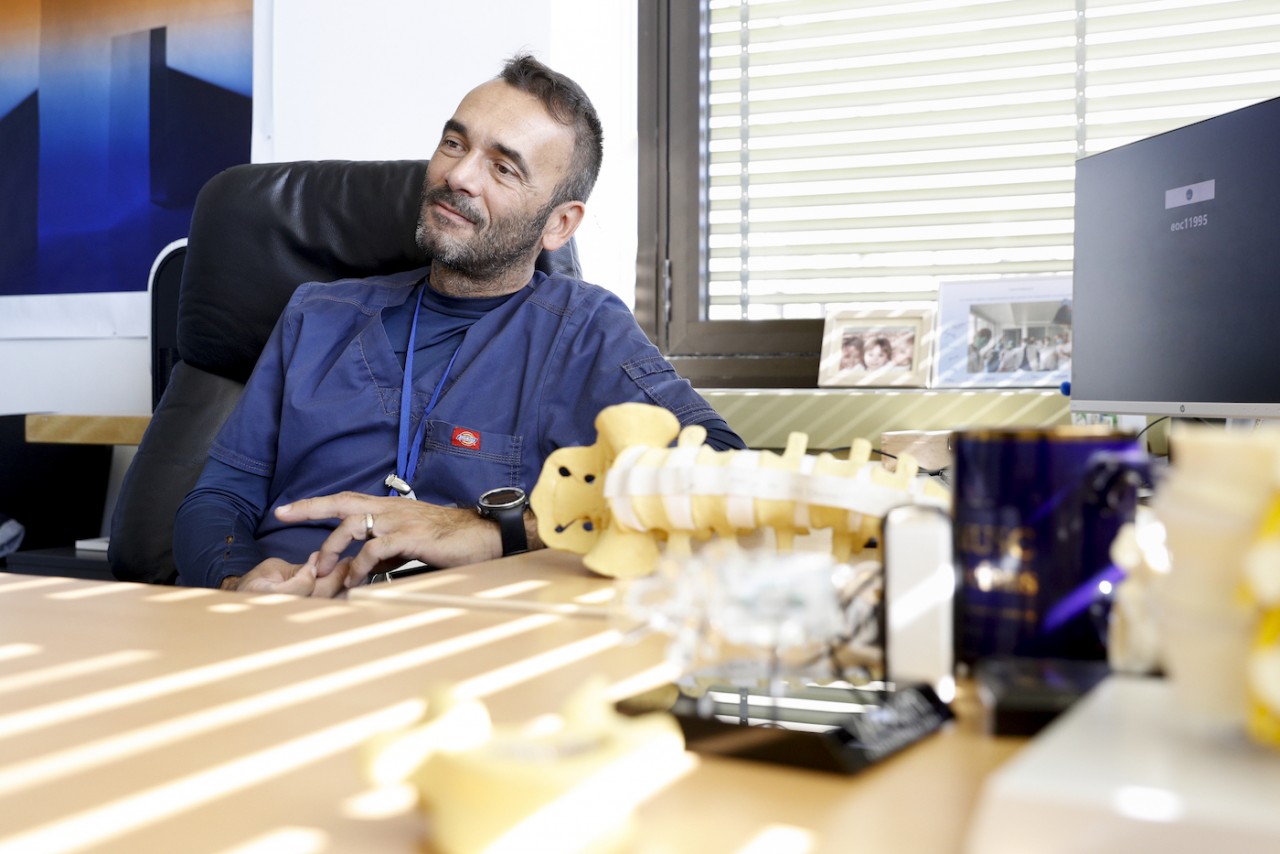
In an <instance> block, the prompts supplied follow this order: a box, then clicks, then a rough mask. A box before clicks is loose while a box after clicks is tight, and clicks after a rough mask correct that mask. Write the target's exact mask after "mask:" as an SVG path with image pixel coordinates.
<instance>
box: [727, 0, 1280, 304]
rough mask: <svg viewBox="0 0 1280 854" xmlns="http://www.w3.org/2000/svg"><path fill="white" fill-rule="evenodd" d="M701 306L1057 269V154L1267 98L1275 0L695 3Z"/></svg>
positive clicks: (902, 298) (1061, 247)
mask: <svg viewBox="0 0 1280 854" xmlns="http://www.w3.org/2000/svg"><path fill="white" fill-rule="evenodd" d="M709 78H710V81H709V112H708V122H709V127H708V152H707V154H708V169H709V187H708V192H709V203H710V209H709V226H710V234H709V241H710V244H709V264H710V279H709V282H708V286H707V287H708V292H707V301H706V305H707V312H708V319H710V320H729V319H769V318H801V317H822V316H824V314H825V313H826V312H828V311H830V310H833V309H836V308H840V307H842V306H845V305H848V304H850V303H854V302H859V303H864V302H867V301H880V302H892V303H895V304H904V303H908V304H909V303H916V302H926V301H931V300H932V299H933V298H934V294H935V293H936V289H937V286H938V282H939V281H940V280H944V279H960V278H975V277H976V278H991V277H995V276H1003V275H1031V274H1041V273H1065V272H1069V271H1070V269H1071V252H1072V245H1071V244H1072V207H1073V205H1072V185H1073V180H1074V161H1075V159H1076V158H1077V157H1078V156H1080V155H1082V154H1087V153H1093V152H1096V151H1101V150H1103V149H1106V148H1110V147H1113V146H1115V145H1119V144H1121V143H1124V142H1129V141H1132V140H1134V139H1139V138H1142V137H1144V136H1149V135H1151V134H1153V133H1158V132H1160V131H1163V130H1167V129H1169V128H1173V127H1177V126H1180V125H1184V124H1187V123H1190V122H1192V121H1195V120H1198V119H1201V118H1205V117H1208V116H1211V115H1216V114H1218V113H1221V112H1225V111H1227V110H1231V109H1235V108H1237V107H1241V106H1245V105H1246V104H1249V103H1253V102H1255V101H1258V100H1262V99H1264V98H1268V97H1275V96H1278V95H1280V3H1277V2H1276V0H1146V2H1134V0H973V1H972V2H959V0H755V2H751V0H711V3H710V33H709Z"/></svg>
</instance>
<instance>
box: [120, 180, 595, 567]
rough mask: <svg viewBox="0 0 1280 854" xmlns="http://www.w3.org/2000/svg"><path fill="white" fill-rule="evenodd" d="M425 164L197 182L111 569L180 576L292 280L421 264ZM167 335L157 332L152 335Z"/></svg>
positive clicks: (556, 263) (570, 267) (545, 257)
mask: <svg viewBox="0 0 1280 854" xmlns="http://www.w3.org/2000/svg"><path fill="white" fill-rule="evenodd" d="M426 166H427V163H426V161H425V160H392V161H336V160H335V161H309V162H296V163H258V164H250V165H244V166H235V167H232V168H231V169H228V170H226V171H224V172H221V173H219V174H218V175H216V176H214V177H213V178H212V179H210V180H209V182H208V183H207V184H206V185H205V187H204V189H202V190H201V191H200V195H199V197H198V198H197V199H196V205H195V210H194V212H193V214H192V217H191V230H190V234H189V235H188V239H187V247H186V252H185V257H182V258H180V259H178V260H180V261H181V262H182V276H181V286H180V288H181V291H180V295H179V299H178V308H177V321H176V336H175V340H176V342H177V359H176V360H175V359H172V358H170V360H169V361H170V363H171V364H172V366H173V367H172V372H171V373H170V375H169V378H168V383H167V385H166V386H165V387H164V389H163V396H162V397H161V398H160V400H159V403H158V404H157V405H156V407H155V411H154V413H153V415H152V418H151V423H150V425H149V426H148V428H147V431H146V434H145V435H144V436H143V438H142V442H141V443H140V444H139V446H138V452H137V454H136V455H135V456H134V460H133V463H132V464H131V465H130V467H129V471H128V472H126V474H125V477H124V480H123V482H122V483H121V486H120V492H119V496H118V497H117V500H116V507H115V512H114V514H113V516H112V522H111V544H110V549H109V551H108V560H109V562H110V564H111V569H112V573H113V574H114V575H115V576H116V578H119V579H124V580H130V581H145V582H153V583H172V581H173V580H174V578H175V577H176V575H177V570H176V569H175V567H174V566H173V517H174V514H175V513H176V511H177V508H178V505H179V504H180V503H181V502H182V499H183V497H184V496H185V495H186V494H187V492H189V491H190V490H191V488H192V486H194V485H195V482H196V479H197V478H198V477H199V474H200V471H201V469H203V468H204V464H205V460H206V457H207V455H208V451H209V446H210V445H211V444H212V442H213V438H214V436H215V435H216V434H217V432H218V429H219V428H220V427H221V426H222V423H223V421H225V420H226V417H227V415H229V414H230V412H231V409H232V408H233V407H234V406H235V403H236V401H237V400H238V399H239V397H240V392H241V390H242V389H243V386H244V383H245V381H246V380H247V379H248V378H249V374H250V373H251V372H252V371H253V366H254V364H255V363H256V362H257V360H258V356H259V355H260V354H261V352H262V348H263V347H264V346H265V344H266V341H267V337H268V336H269V335H270V334H271V330H272V328H273V327H274V326H275V323H276V320H277V319H278V318H279V316H280V312H281V311H282V310H283V309H284V306H285V305H286V304H287V303H288V301H289V298H290V296H291V295H292V294H293V291H294V290H295V289H296V288H297V286H298V285H300V284H303V283H304V282H317V281H319V282H324V281H334V280H337V279H342V278H350V277H364V276H373V275H380V274H386V273H394V272H400V271H402V270H411V269H414V268H416V267H421V266H424V265H425V264H426V263H427V261H428V260H429V259H428V258H427V257H426V256H425V255H424V254H423V253H422V251H421V250H420V249H419V248H418V245H417V243H416V242H415V239H414V232H415V230H416V227H417V221H418V210H419V206H420V195H421V190H422V183H423V178H424V176H425V172H426ZM538 268H539V269H541V270H543V271H545V272H562V273H567V274H569V275H573V276H581V271H580V269H579V264H578V257H577V249H576V245H575V244H574V243H573V242H572V241H571V242H570V243H569V244H567V245H566V246H564V247H562V248H560V249H559V250H557V251H556V252H554V253H546V252H544V253H543V254H542V256H541V257H539V259H538ZM164 340H166V336H165V335H160V334H157V333H155V332H153V342H157V341H160V342H161V343H163V342H164ZM153 346H154V344H153ZM153 361H154V358H153Z"/></svg>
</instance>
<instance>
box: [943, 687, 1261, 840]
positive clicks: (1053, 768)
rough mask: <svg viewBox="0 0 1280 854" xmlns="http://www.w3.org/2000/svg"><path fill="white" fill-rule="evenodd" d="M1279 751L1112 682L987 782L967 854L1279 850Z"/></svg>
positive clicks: (1166, 690) (1156, 692)
mask: <svg viewBox="0 0 1280 854" xmlns="http://www.w3.org/2000/svg"><path fill="white" fill-rule="evenodd" d="M1278 804H1280V753H1277V752H1274V751H1269V750H1266V749H1265V748H1262V747H1260V746H1258V745H1255V744H1253V743H1252V742H1250V741H1248V740H1247V739H1246V737H1245V735H1244V733H1243V731H1239V730H1224V729H1218V730H1206V729H1203V728H1199V729H1197V728H1196V727H1194V726H1193V725H1192V724H1191V723H1189V722H1188V721H1187V720H1186V719H1185V717H1184V716H1183V715H1182V713H1181V712H1180V711H1179V708H1178V706H1177V704H1176V703H1175V702H1174V701H1173V693H1172V688H1171V686H1170V685H1169V684H1168V683H1167V682H1166V681H1164V680H1160V679H1139V678H1128V677H1119V676H1112V677H1110V678H1109V679H1107V680H1106V681H1104V682H1103V683H1102V684H1101V685H1099V686H1098V687H1097V688H1096V689H1094V691H1093V692H1092V693H1091V694H1089V695H1088V696H1086V697H1085V698H1084V699H1082V700H1081V701H1080V702H1079V703H1077V704H1076V705H1075V706H1074V707H1073V708H1072V709H1071V710H1070V711H1068V712H1067V713H1065V714H1064V715H1063V717H1062V718H1060V719H1058V720H1057V721H1055V722H1054V723H1053V724H1051V725H1050V726H1049V727H1048V728H1047V729H1045V730H1044V731H1043V732H1042V733H1041V734H1040V735H1039V736H1038V737H1036V738H1035V739H1034V740H1033V741H1032V742H1031V744H1029V745H1028V746H1027V747H1026V748H1024V749H1023V750H1022V751H1021V752H1020V753H1018V754H1017V755H1016V756H1014V757H1013V758H1012V759H1010V760H1009V761H1008V762H1007V763H1005V765H1004V766H1003V767H1001V768H1000V770H999V771H997V772H996V773H995V774H993V775H992V776H991V777H989V778H988V779H987V782H986V785H985V786H984V788H983V793H982V797H981V799H980V801H979V806H978V810H977V812H976V813H975V816H974V821H973V824H972V825H971V827H970V833H969V839H968V850H969V851H971V852H974V854H979V852H980V854H1004V852H1008V853H1009V854H1015V852H1016V854H1028V852H1039V853H1040V854H1056V853H1057V852H1089V854H1098V852H1110V851H1115V852H1125V854H1132V852H1135V851H1160V852H1162V854H1178V852H1201V851H1230V852H1233V854H1245V852H1259V854H1261V852H1267V854H1272V853H1273V852H1275V851H1280V807H1278V806H1277V805H1278Z"/></svg>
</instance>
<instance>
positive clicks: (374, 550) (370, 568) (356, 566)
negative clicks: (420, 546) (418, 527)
mask: <svg viewBox="0 0 1280 854" xmlns="http://www.w3.org/2000/svg"><path fill="white" fill-rule="evenodd" d="M392 558H400V560H398V561H396V562H395V564H394V565H396V566H399V565H400V564H401V563H404V562H405V561H407V560H408V558H405V557H404V556H403V553H402V552H401V550H400V547H399V546H398V545H397V539H396V538H395V537H377V538H376V539H372V540H370V541H369V542H367V543H365V544H364V546H363V547H362V548H361V549H360V551H359V553H357V554H356V556H355V557H354V558H352V559H351V568H350V569H349V570H348V571H347V587H355V586H356V585H358V584H364V580H365V579H366V578H368V577H369V573H371V572H377V571H378V570H379V569H381V567H382V564H383V563H386V562H387V561H390V560H391V559H392Z"/></svg>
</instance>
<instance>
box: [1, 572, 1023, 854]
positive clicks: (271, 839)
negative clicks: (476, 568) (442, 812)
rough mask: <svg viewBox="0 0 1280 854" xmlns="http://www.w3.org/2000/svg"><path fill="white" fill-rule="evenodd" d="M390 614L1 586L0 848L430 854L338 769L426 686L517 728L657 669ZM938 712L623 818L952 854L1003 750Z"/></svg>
mask: <svg viewBox="0 0 1280 854" xmlns="http://www.w3.org/2000/svg"><path fill="white" fill-rule="evenodd" d="M534 563H536V561H534ZM562 569H563V568H562ZM472 577H474V576H472ZM459 583H460V582H459ZM592 583H595V582H594V581H593V582H592ZM409 605H410V603H408V602H405V603H403V604H399V605H390V604H383V603H378V602H376V601H373V602H371V601H368V600H357V601H353V602H317V601H310V600H305V599H296V598H292V597H278V596H252V595H245V594H236V593H224V592H221V591H213V590H186V589H180V588H179V589H175V588H161V587H151V586H146V585H135V584H128V583H123V582H107V583H102V582H89V581H77V580H71V579H62V578H35V577H27V576H19V575H8V576H0V854H4V852H10V851H41V852H55V851H71V850H76V851H79V850H94V851H129V852H136V851H178V850H181V851H184V852H198V851H210V852H214V851H218V852H229V851H237V852H240V851H247V850H264V851H265V850H270V851H282V850H288V851H308V852H310V851H334V852H346V851H353V852H354V851H360V852H363V851H374V850H376V851H382V852H396V851H404V852H415V851H422V850H430V848H429V847H427V848H425V849H424V847H423V842H422V837H423V831H422V825H421V822H420V820H419V819H418V817H417V816H416V814H415V813H414V812H413V811H412V810H410V809H407V808H404V807H401V809H400V810H399V811H392V812H388V813H382V814H371V813H370V812H369V811H368V810H369V807H370V803H371V802H370V801H369V800H368V797H367V796H368V794H369V792H368V790H367V788H366V787H365V785H364V783H363V782H362V780H361V777H360V774H359V768H358V762H357V759H356V755H357V751H358V748H359V745H360V744H361V743H362V742H363V741H364V740H365V739H367V737H368V736H369V734H370V733H371V732H373V731H375V730H376V729H378V728H381V726H385V725H388V724H391V723H396V722H401V721H402V720H403V719H404V718H405V717H406V716H407V715H411V714H416V713H417V712H418V710H419V708H420V699H421V697H422V695H423V693H424V692H425V690H426V689H427V688H428V686H430V685H433V684H438V683H440V682H442V681H448V682H455V683H459V684H460V690H461V691H462V692H463V693H464V694H466V695H470V696H476V697H479V698H482V699H483V700H484V701H485V702H486V704H487V705H488V706H489V707H490V710H491V713H492V715H493V717H494V719H495V720H497V721H499V722H501V721H508V722H520V721H525V720H528V719H529V718H530V717H532V716H534V715H537V714H541V713H544V712H548V711H554V710H557V709H558V707H559V705H560V703H561V701H562V700H563V698H564V697H565V696H566V695H568V694H569V693H570V692H571V691H572V690H573V689H574V688H575V687H577V686H578V685H580V684H581V683H582V682H583V681H584V680H585V679H586V678H587V677H588V676H589V675H592V674H603V675H605V676H606V677H607V678H608V680H609V682H610V685H611V693H612V695H613V696H614V697H622V696H629V695H630V694H633V693H635V692H636V691H638V690H641V689H642V688H644V687H648V686H651V685H656V684H660V683H662V682H664V681H666V680H667V679H668V678H670V675H671V674H670V673H669V672H668V671H667V669H666V668H665V667H664V666H662V664H661V658H662V646H663V642H662V640H661V639H660V638H657V637H650V638H648V639H644V640H642V641H640V642H639V643H636V644H628V643H625V642H624V641H623V639H622V638H621V637H620V636H619V635H618V633H617V632H615V631H614V630H612V629H611V628H610V627H609V624H608V623H607V622H605V621H601V620H598V619H582V618H580V617H573V616H564V615H560V614H555V613H534V612H527V611H525V612H521V611H514V610H501V609H463V608H455V607H443V606H431V605H424V604H421V603H416V604H415V605H414V606H413V607H409ZM958 705H959V708H958V711H959V712H960V720H959V722H958V724H956V725H953V726H950V727H949V728H948V729H946V730H945V731H943V732H941V733H938V734H936V735H933V736H931V737H929V738H928V739H926V740H925V741H923V742H921V743H919V744H917V745H915V746H913V747H911V748H909V749H907V750H906V751H904V752H903V753H902V754H900V755H898V756H895V757H893V758H891V759H889V760H886V761H885V762H884V763H882V764H881V765H879V766H877V767H875V768H872V769H871V770H869V771H867V772H864V773H862V774H860V775H857V776H855V777H844V776H839V775H830V774H823V773H819V772H810V771H802V770H792V769H785V768H779V767H777V766H771V765H763V764H755V763H749V762H743V761H738V760H732V759H719V758H714V757H702V758H700V759H699V761H698V762H697V763H696V765H695V767H694V768H693V770H692V771H691V772H689V773H688V774H686V775H685V776H684V777H682V778H681V779H679V780H677V781H675V782H674V783H673V784H671V785H669V786H668V787H667V788H666V789H664V790H663V791H661V792H659V793H658V794H657V795H655V796H654V797H653V798H651V799H650V800H649V801H648V802H647V803H645V804H644V805H643V806H642V807H641V808H640V814H639V820H640V827H641V828H643V834H642V836H641V838H640V839H639V840H638V841H637V845H636V847H635V851H637V852H642V854H644V852H654V854H657V852H664V854H671V853H672V852H686V851H687V852H695V851H696V852H699V854H706V852H717V851H726V852H733V851H740V850H769V851H786V850H796V851H800V850H804V851H808V852H836V851H840V852H844V851H849V850H850V849H851V846H852V845H853V844H854V843H855V842H857V843H860V844H862V845H865V847H866V850H882V851H883V850H893V851H930V852H942V851H956V850H959V849H960V846H961V843H962V839H963V834H964V831H965V828H966V826H967V823H968V820H969V815H970V813H971V812H972V809H973V806H974V804H975V802H976V798H977V794H978V790H979V788H980V786H981V783H982V781H983V779H984V778H985V776H986V775H987V774H988V773H989V772H990V771H991V770H992V769H993V768H995V767H996V766H997V765H998V764H999V763H1000V762H1001V761H1003V760H1004V759H1005V758H1007V757H1008V756H1010V755H1011V754H1012V753H1013V752H1014V751H1015V750H1017V748H1018V747H1019V746H1020V745H1021V743H1022V742H1021V741H1020V740H1016V739H996V738H990V737H986V736H983V735H981V734H980V733H979V726H978V718H977V715H976V713H975V709H974V708H973V707H972V703H971V701H965V702H962V703H960V704H958ZM780 840H790V841H791V842H792V847H791V848H787V847H786V846H785V845H782V846H780V845H779V844H778V843H779V841H780ZM798 842H799V843H804V844H797V843H798ZM302 843H305V844H302ZM255 845H257V846H259V847H258V848H254V847H253V846H255ZM290 845H292V846H293V847H289V846H290ZM299 845H301V847H299ZM752 845H755V846H759V847H758V849H757V848H750V846H752Z"/></svg>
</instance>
